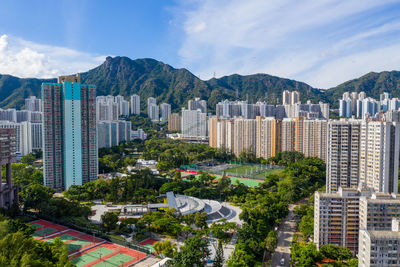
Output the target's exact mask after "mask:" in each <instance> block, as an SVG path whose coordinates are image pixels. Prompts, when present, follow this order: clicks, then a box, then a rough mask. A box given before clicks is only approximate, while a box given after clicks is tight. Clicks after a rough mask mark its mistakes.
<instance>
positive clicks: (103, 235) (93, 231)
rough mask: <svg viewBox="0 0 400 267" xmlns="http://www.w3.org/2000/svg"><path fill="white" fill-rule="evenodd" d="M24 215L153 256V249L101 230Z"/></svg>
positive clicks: (53, 218)
mask: <svg viewBox="0 0 400 267" xmlns="http://www.w3.org/2000/svg"><path fill="white" fill-rule="evenodd" d="M24 215H26V216H29V217H31V218H34V219H43V220H47V221H50V222H52V223H54V224H60V225H62V226H65V227H68V228H70V229H73V230H76V231H79V232H82V233H85V234H87V235H92V236H94V237H97V238H101V239H104V240H107V241H109V242H112V243H116V244H118V245H121V246H124V247H128V248H131V249H134V250H137V251H140V252H143V253H146V254H147V255H149V254H152V251H151V249H149V248H147V247H145V246H142V245H139V244H133V243H130V242H127V241H123V240H120V239H117V238H115V237H112V236H109V235H107V233H106V232H105V231H103V230H101V229H96V228H89V227H84V226H81V225H77V224H74V223H72V222H70V221H65V220H61V219H58V218H55V217H52V216H48V215H46V214H39V213H30V212H27V213H25V214H24Z"/></svg>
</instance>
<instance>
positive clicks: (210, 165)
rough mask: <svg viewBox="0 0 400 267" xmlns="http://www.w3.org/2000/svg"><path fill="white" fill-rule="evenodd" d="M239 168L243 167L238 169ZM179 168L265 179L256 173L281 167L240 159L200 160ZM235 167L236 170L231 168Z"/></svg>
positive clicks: (280, 167)
mask: <svg viewBox="0 0 400 267" xmlns="http://www.w3.org/2000/svg"><path fill="white" fill-rule="evenodd" d="M239 168H244V169H243V170H242V171H239V170H238V169H239ZM179 169H180V170H184V171H193V172H199V171H204V172H209V173H212V174H215V175H221V176H223V175H226V176H232V177H239V178H249V179H255V180H265V177H260V176H257V175H258V174H262V173H265V172H267V171H269V170H274V169H283V167H282V166H278V165H272V164H254V163H253V164H250V163H243V162H240V161H226V162H217V161H212V162H200V163H197V164H190V165H182V166H181V167H180V168H179ZM233 169H236V170H233Z"/></svg>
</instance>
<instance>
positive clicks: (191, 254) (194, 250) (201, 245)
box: [173, 236, 210, 267]
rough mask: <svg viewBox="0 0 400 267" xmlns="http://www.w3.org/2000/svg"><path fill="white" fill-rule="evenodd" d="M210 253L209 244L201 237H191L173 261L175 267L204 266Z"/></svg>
mask: <svg viewBox="0 0 400 267" xmlns="http://www.w3.org/2000/svg"><path fill="white" fill-rule="evenodd" d="M209 254H210V251H209V250H208V244H207V241H206V240H205V239H203V238H202V237H201V236H194V237H190V238H188V239H186V240H185V243H184V245H183V246H182V247H181V248H180V251H179V252H178V253H176V255H175V257H174V259H173V264H174V265H173V266H177V267H186V266H204V265H205V261H206V259H207V258H208V256H209Z"/></svg>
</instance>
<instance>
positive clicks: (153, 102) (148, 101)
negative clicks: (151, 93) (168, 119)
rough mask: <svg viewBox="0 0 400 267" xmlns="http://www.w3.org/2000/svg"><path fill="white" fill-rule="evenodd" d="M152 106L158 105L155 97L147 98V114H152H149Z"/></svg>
mask: <svg viewBox="0 0 400 267" xmlns="http://www.w3.org/2000/svg"><path fill="white" fill-rule="evenodd" d="M152 104H154V105H157V100H156V99H155V98H154V97H149V98H147V114H149V113H150V112H149V107H150V105H152Z"/></svg>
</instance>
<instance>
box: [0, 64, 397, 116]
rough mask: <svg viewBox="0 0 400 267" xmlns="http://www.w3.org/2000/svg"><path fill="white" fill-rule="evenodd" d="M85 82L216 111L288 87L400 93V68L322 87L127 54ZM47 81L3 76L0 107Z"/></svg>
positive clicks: (100, 91)
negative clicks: (216, 73) (209, 72)
mask: <svg viewBox="0 0 400 267" xmlns="http://www.w3.org/2000/svg"><path fill="white" fill-rule="evenodd" d="M81 77H82V82H83V83H90V84H95V85H96V86H97V95H108V94H111V95H117V94H120V95H123V96H126V97H127V96H130V95H132V94H138V95H140V96H141V102H142V109H143V110H144V109H145V107H146V106H145V103H146V99H147V98H148V97H150V96H154V97H156V98H157V101H158V103H162V102H168V103H170V104H172V108H173V109H174V110H179V108H180V107H181V106H183V105H186V103H187V101H188V100H189V99H192V98H194V97H201V98H203V99H207V100H208V105H209V108H210V109H211V110H214V109H215V104H216V103H217V102H218V101H220V100H222V99H225V98H227V99H231V100H234V99H237V98H236V96H238V99H240V100H246V99H248V100H249V101H250V102H255V101H257V100H265V101H267V102H268V103H271V104H275V103H276V100H277V99H279V101H281V96H282V91H283V90H298V91H299V92H300V95H301V99H302V101H305V100H307V99H310V100H312V101H313V102H316V101H319V100H323V101H328V102H330V103H334V105H335V106H336V105H337V104H336V102H337V99H338V98H339V97H340V96H341V94H343V92H344V91H349V90H350V91H353V90H355V91H365V92H366V93H367V95H369V96H373V97H377V96H379V93H380V92H382V91H388V92H392V93H393V95H394V96H400V91H399V90H398V89H399V86H400V72H397V71H392V72H382V73H368V74H366V75H364V76H363V77H361V78H358V79H355V80H351V81H348V82H346V83H343V84H341V85H339V86H337V87H334V88H331V89H328V90H320V89H316V88H313V87H311V86H309V85H308V84H306V83H302V82H298V81H294V80H290V79H284V78H279V77H275V76H271V75H268V74H254V75H246V76H242V75H238V74H233V75H229V76H224V77H222V78H218V79H216V78H213V79H210V80H208V81H203V80H200V79H199V78H197V77H196V76H195V75H193V74H192V73H191V72H189V71H188V70H186V69H175V68H173V67H171V66H170V65H167V64H164V63H162V62H160V61H157V60H154V59H149V58H145V59H136V60H131V59H129V58H127V57H114V58H112V57H107V59H106V61H105V62H104V63H103V64H101V65H100V66H98V67H96V68H94V69H91V70H89V71H88V72H84V73H81ZM43 81H55V79H50V80H43V79H35V78H31V79H20V78H17V77H13V76H10V75H0V107H3V108H7V107H17V108H21V107H22V106H23V105H24V99H25V98H26V97H28V96H30V95H36V96H37V97H39V96H40V85H41V83H42V82H43Z"/></svg>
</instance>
